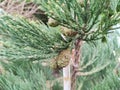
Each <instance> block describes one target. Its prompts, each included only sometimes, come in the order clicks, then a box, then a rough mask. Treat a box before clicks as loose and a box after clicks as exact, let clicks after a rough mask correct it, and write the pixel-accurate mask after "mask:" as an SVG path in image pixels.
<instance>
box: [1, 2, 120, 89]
mask: <svg viewBox="0 0 120 90" xmlns="http://www.w3.org/2000/svg"><path fill="white" fill-rule="evenodd" d="M118 2H119V0H115V1H114V2H113V0H97V1H96V0H40V8H41V9H42V10H43V11H45V12H46V14H47V15H48V16H49V17H50V18H51V19H53V20H55V21H54V25H53V24H50V25H52V26H56V25H59V27H60V28H59V27H57V28H52V27H50V26H49V25H48V27H47V26H45V25H43V24H40V23H38V22H32V21H28V20H26V19H21V18H16V17H12V16H10V15H7V16H6V15H3V16H1V17H0V29H1V30H0V32H1V34H3V35H6V36H8V37H10V38H11V40H12V42H13V44H14V45H13V46H12V48H3V50H1V52H0V54H1V56H6V57H9V59H19V58H26V60H27V59H28V60H42V59H49V58H54V59H53V60H52V61H53V62H52V64H53V65H51V67H52V68H53V69H54V72H55V73H57V72H58V71H59V70H60V69H63V68H64V67H66V66H67V65H69V63H70V61H71V59H72V66H71V71H72V73H71V74H72V75H71V88H69V89H68V90H76V83H75V82H76V78H77V75H79V76H82V75H84V76H85V75H91V74H93V73H95V72H98V71H100V70H101V69H103V68H104V67H106V66H107V65H108V64H105V65H104V66H102V67H101V68H99V69H95V70H94V71H90V72H80V70H81V66H80V49H81V45H82V43H83V41H85V42H88V43H90V42H92V43H94V41H95V40H99V39H101V41H102V42H106V36H107V34H109V33H111V32H112V31H113V30H115V29H116V28H114V27H113V26H114V25H116V24H118V23H119V22H120V12H119V10H118V9H117V8H119V5H118ZM69 68H70V67H69ZM69 68H68V69H69Z"/></svg>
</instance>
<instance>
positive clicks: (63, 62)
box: [50, 49, 72, 70]
mask: <svg viewBox="0 0 120 90" xmlns="http://www.w3.org/2000/svg"><path fill="white" fill-rule="evenodd" d="M71 54H72V52H71V50H70V49H66V50H63V51H61V52H60V53H59V55H58V56H57V57H56V58H55V59H53V60H52V61H51V64H50V66H51V68H53V69H54V70H60V69H62V68H64V67H66V66H67V65H68V64H69V61H70V59H71Z"/></svg>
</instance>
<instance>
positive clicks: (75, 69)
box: [71, 39, 82, 90]
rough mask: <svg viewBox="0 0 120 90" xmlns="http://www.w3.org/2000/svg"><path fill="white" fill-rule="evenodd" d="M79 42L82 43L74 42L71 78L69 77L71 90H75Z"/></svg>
mask: <svg viewBox="0 0 120 90" xmlns="http://www.w3.org/2000/svg"><path fill="white" fill-rule="evenodd" d="M81 42H82V41H81V40H80V39H78V40H76V42H75V52H74V60H73V67H72V76H71V90H76V77H77V70H78V68H79V62H80V48H81Z"/></svg>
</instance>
